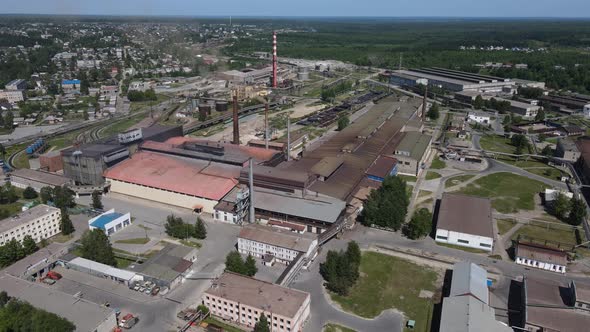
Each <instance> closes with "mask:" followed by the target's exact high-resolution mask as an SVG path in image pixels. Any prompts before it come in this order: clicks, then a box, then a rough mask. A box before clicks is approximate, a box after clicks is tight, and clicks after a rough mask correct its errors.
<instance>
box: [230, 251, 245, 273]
mask: <svg viewBox="0 0 590 332" xmlns="http://www.w3.org/2000/svg"><path fill="white" fill-rule="evenodd" d="M225 270H226V271H230V272H234V273H239V274H242V275H246V273H245V271H246V269H245V263H244V260H243V259H242V256H241V255H240V253H239V252H237V251H231V252H230V253H229V254H227V256H226V257H225Z"/></svg>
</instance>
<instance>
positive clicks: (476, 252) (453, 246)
mask: <svg viewBox="0 0 590 332" xmlns="http://www.w3.org/2000/svg"><path fill="white" fill-rule="evenodd" d="M436 244H438V245H439V246H443V247H447V248H452V249H458V250H463V251H466V252H472V253H474V254H485V253H487V251H485V250H481V249H476V248H467V247H463V246H458V245H454V244H450V243H438V242H437V243H436Z"/></svg>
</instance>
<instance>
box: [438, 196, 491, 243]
mask: <svg viewBox="0 0 590 332" xmlns="http://www.w3.org/2000/svg"><path fill="white" fill-rule="evenodd" d="M435 240H436V241H437V242H442V243H449V244H454V245H458V246H462V247H469V248H476V249H482V250H485V251H492V247H493V245H494V230H493V226H492V203H491V201H490V199H489V198H481V197H473V196H466V195H461V194H451V193H444V194H443V198H442V200H441V203H440V209H439V213H438V222H437V225H436V237H435Z"/></svg>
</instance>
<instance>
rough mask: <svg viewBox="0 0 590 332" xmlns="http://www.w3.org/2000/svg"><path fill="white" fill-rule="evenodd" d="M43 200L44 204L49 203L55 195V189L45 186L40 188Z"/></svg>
mask: <svg viewBox="0 0 590 332" xmlns="http://www.w3.org/2000/svg"><path fill="white" fill-rule="evenodd" d="M40 196H41V202H42V203H43V204H47V202H49V201H51V200H52V197H53V189H51V187H43V188H41V190H40Z"/></svg>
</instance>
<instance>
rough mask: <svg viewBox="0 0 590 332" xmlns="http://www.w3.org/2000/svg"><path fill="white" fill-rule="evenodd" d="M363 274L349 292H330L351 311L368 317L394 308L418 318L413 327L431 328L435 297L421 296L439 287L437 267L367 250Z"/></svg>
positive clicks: (362, 269) (409, 316)
mask: <svg viewBox="0 0 590 332" xmlns="http://www.w3.org/2000/svg"><path fill="white" fill-rule="evenodd" d="M360 274H361V276H360V278H359V280H358V281H357V283H356V285H354V286H353V287H352V289H351V290H350V292H349V294H348V295H347V296H339V295H335V294H331V296H332V300H334V301H336V302H337V303H339V304H340V305H341V307H342V308H343V309H344V310H346V311H349V312H352V313H354V314H356V315H358V316H361V317H365V318H373V317H376V316H378V315H379V314H380V313H381V312H382V311H383V310H387V309H390V308H395V309H397V310H399V311H402V312H404V314H405V316H406V318H407V319H413V320H415V321H416V327H415V329H414V331H417V332H426V331H428V330H429V329H430V319H431V313H432V303H433V302H432V299H424V298H420V297H419V294H420V291H421V290H427V291H430V292H435V291H436V288H437V287H436V286H435V282H436V280H437V274H436V272H435V271H434V270H432V269H430V268H428V267H424V266H419V265H416V264H414V263H412V262H410V261H407V260H405V259H401V258H397V257H392V256H388V255H384V254H380V253H375V252H364V253H363V256H362V260H361V266H360Z"/></svg>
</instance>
